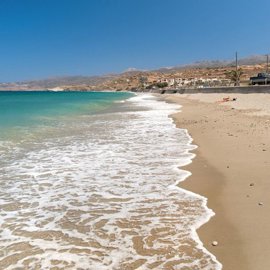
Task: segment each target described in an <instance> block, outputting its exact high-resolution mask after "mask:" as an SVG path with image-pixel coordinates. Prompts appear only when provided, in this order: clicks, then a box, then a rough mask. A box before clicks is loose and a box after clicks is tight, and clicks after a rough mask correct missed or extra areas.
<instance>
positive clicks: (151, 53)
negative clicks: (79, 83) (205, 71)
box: [0, 0, 270, 82]
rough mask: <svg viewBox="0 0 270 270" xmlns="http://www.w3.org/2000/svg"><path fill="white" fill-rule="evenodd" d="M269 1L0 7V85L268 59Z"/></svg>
mask: <svg viewBox="0 0 270 270" xmlns="http://www.w3.org/2000/svg"><path fill="white" fill-rule="evenodd" d="M269 10H270V1H269V0H261V1H259V2H258V1H257V0H256V1H255V0H248V1H246V0H245V1H244V0H226V1H225V0H224V1H221V0H0V82H10V81H22V80H34V79H42V78H47V77H55V76H69V75H101V74H107V73H118V72H122V71H124V70H126V69H128V68H138V69H155V68H159V67H168V66H175V65H182V64H187V63H191V62H194V61H201V60H215V59H232V58H233V57H234V54H235V51H238V54H239V57H240V58H241V57H245V56H249V55H255V54H267V53H270V34H269V21H270V17H269Z"/></svg>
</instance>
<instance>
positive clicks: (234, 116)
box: [164, 94, 270, 270]
mask: <svg viewBox="0 0 270 270" xmlns="http://www.w3.org/2000/svg"><path fill="white" fill-rule="evenodd" d="M201 95H202V96H204V95H205V96H207V95H210V96H211V94H201ZM221 96H224V94H223V95H222V94H221ZM164 97H165V100H166V101H168V102H174V103H177V104H180V105H182V108H181V111H180V112H179V113H176V114H174V115H172V118H173V119H174V121H175V124H176V126H177V127H181V128H186V129H187V130H188V132H189V134H190V135H191V137H192V138H193V143H194V144H196V145H197V146H198V148H197V149H195V150H194V152H195V154H196V157H195V159H193V161H192V163H191V164H189V165H187V166H185V167H184V168H183V169H187V170H188V171H190V172H191V173H192V175H191V176H190V177H188V178H187V179H186V180H185V181H184V182H181V183H180V187H181V188H184V189H186V190H189V191H192V192H195V193H198V194H199V195H202V196H205V197H206V198H208V204H207V205H208V207H209V208H210V209H212V210H213V211H214V212H215V214H216V215H215V216H214V217H212V218H211V219H210V221H209V222H207V223H206V224H204V225H203V226H202V227H200V228H199V229H198V230H197V233H198V235H199V237H200V239H201V241H202V242H203V244H204V247H205V248H206V249H207V250H208V251H209V252H211V253H212V254H214V255H215V256H216V258H217V260H218V261H219V262H220V263H221V264H222V265H223V269H225V270H226V269H229V270H234V269H237V270H242V269H243V270H253V269H260V270H266V269H268V267H269V265H270V259H269V258H268V257H269V256H268V257H267V254H268V252H269V250H270V244H269V235H268V234H269V233H268V232H269V229H268V230H267V228H268V224H270V218H269V217H268V216H267V213H269V204H270V201H269V198H268V197H269V196H267V192H266V189H267V188H266V187H269V184H268V182H267V176H268V175H269V173H268V172H267V166H268V167H269V163H268V160H269V158H270V155H269V152H270V149H269V144H268V142H269V138H267V137H269V136H267V134H269V130H268V129H269V125H270V123H269V125H268V122H267V121H268V120H269V119H270V117H269V116H264V117H262V116H260V117H259V116H256V115H248V114H247V112H249V113H254V108H250V109H249V108H246V109H245V110H243V109H242V110H240V109H239V110H238V109H237V106H238V105H239V108H242V107H243V106H240V105H243V104H240V103H241V102H238V103H239V104H234V105H233V106H234V107H236V108H231V107H230V106H232V103H229V104H226V105H227V106H222V105H220V104H215V103H214V102H213V101H212V100H209V99H208V100H207V101H205V100H203V101H204V102H202V100H200V101H198V100H193V99H194V96H193V97H192V98H190V97H189V96H184V97H183V96H181V95H166V96H164ZM240 98H241V96H240ZM195 99H198V98H197V97H195ZM242 99H243V97H242ZM243 100H244V99H243ZM255 107H256V106H255ZM257 107H258V109H259V106H257ZM248 109H249V110H248ZM241 123H242V124H243V125H241ZM265 123H266V125H267V126H265ZM258 144H259V145H260V146H263V148H265V149H261V147H259V148H258ZM247 157H249V159H247ZM267 164H268V165H267ZM256 176H257V177H256ZM256 178H258V179H256ZM259 179H260V180H259ZM261 202H262V203H263V205H259V204H260V203H261ZM256 227H260V230H259V231H256V230H255V228H256ZM254 230H255V231H254ZM213 241H218V246H216V247H214V246H212V244H211V243H212V242H213Z"/></svg>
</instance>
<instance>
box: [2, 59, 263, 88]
mask: <svg viewBox="0 0 270 270" xmlns="http://www.w3.org/2000/svg"><path fill="white" fill-rule="evenodd" d="M265 63H266V56H265V55H252V56H248V57H245V58H242V59H239V65H243V66H246V67H247V70H248V72H247V73H246V77H247V78H248V76H250V75H251V74H256V73H257V71H258V68H255V65H260V64H265ZM234 66H235V60H233V59H230V60H210V61H209V60H204V61H196V62H194V63H190V64H186V65H181V66H173V67H163V68H159V69H156V70H152V71H146V70H139V69H136V68H129V69H127V70H126V71H124V72H122V73H120V74H107V75H102V76H64V77H53V78H47V79H42V80H31V81H23V82H13V83H2V84H1V83H0V89H3V90H5V89H9V90H17V89H18V90H38V89H43V90H44V89H51V88H55V87H61V88H64V89H74V90H104V89H108V90H128V89H132V88H136V87H138V85H139V84H140V83H139V81H140V79H141V78H142V77H147V78H148V79H149V78H150V79H151V80H156V79H158V78H160V77H164V76H165V77H166V76H167V77H174V76H178V77H179V76H183V77H192V76H199V77H201V76H203V77H207V76H208V77H209V76H212V77H215V76H218V77H220V76H221V75H222V74H224V70H226V69H230V68H232V67H234ZM249 66H250V67H249ZM252 66H254V68H253V67H252ZM210 69H211V70H212V71H211V72H210V73H209V72H208V71H207V70H210ZM259 69H260V67H259ZM261 69H265V66H264V67H263V65H262V66H261ZM253 70H254V71H253ZM255 70H256V72H255ZM180 74H182V75H180Z"/></svg>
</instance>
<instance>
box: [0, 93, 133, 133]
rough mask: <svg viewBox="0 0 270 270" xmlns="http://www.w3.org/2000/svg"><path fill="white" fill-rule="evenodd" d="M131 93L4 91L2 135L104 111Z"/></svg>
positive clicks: (0, 118) (0, 119)
mask: <svg viewBox="0 0 270 270" xmlns="http://www.w3.org/2000/svg"><path fill="white" fill-rule="evenodd" d="M131 96H132V94H130V93H112V92H48V91H33V92H32V91H31V92H21V91H2V92H1V91H0V138H1V137H2V138H3V137H5V138H6V137H7V136H13V135H14V132H15V133H17V132H18V131H21V132H22V131H24V132H25V131H26V130H27V129H28V131H29V128H35V127H37V126H44V125H45V126H51V125H55V123H56V121H57V119H61V120H64V118H67V117H73V116H79V115H90V114H95V113H98V112H102V111H104V110H106V109H108V108H110V106H112V105H113V104H114V102H115V101H120V100H123V99H126V98H128V97H131Z"/></svg>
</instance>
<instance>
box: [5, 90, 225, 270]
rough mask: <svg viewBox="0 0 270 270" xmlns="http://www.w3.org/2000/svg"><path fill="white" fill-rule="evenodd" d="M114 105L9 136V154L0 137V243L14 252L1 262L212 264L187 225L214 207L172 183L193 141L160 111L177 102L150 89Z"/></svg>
mask: <svg viewBox="0 0 270 270" xmlns="http://www.w3.org/2000/svg"><path fill="white" fill-rule="evenodd" d="M119 106H120V105H119ZM121 106H125V108H126V109H125V110H123V111H122V112H118V113H117V112H115V113H110V114H100V115H96V116H93V115H91V116H89V117H88V116H87V117H86V116H84V117H81V118H80V119H77V120H76V121H73V122H69V123H68V126H65V125H64V124H63V123H62V124H61V125H59V130H57V129H56V130H55V132H54V134H53V136H51V135H50V136H49V135H48V134H47V135H44V134H43V135H42V136H41V135H40V134H39V135H38V136H37V137H34V138H35V141H34V143H33V142H32V143H30V142H23V143H22V145H19V146H18V145H14V149H15V147H16V151H17V152H16V155H15V156H12V155H11V154H10V152H12V147H11V146H9V148H8V149H9V150H8V152H9V154H8V155H6V156H5V157H6V159H8V162H7V161H6V160H5V161H4V160H0V163H1V164H3V166H2V169H1V176H0V185H1V189H0V205H1V211H0V226H1V228H2V230H1V231H0V239H1V242H0V252H1V254H3V256H2V257H3V259H5V258H7V257H8V256H11V257H12V256H14V254H17V255H19V256H17V258H19V259H18V260H14V262H13V263H11V264H9V265H6V266H5V269H18V268H20V267H25V266H27V267H28V268H29V269H35V268H37V267H40V268H41V269H50V268H51V267H53V266H57V267H62V268H66V269H68V268H70V269H93V270H94V269H101V270H102V269H112V270H113V269H125V268H127V265H128V264H129V263H134V262H135V261H137V262H138V261H140V268H139V269H150V265H151V264H154V263H158V264H157V265H158V266H157V267H156V268H155V269H163V268H164V267H166V266H168V264H170V263H171V264H172V265H174V268H173V269H183V268H184V267H188V268H189V269H202V270H210V269H221V264H220V263H219V262H218V261H217V260H216V258H215V257H214V256H213V255H212V254H210V253H209V252H208V251H207V250H206V249H205V248H204V247H203V245H202V243H201V241H200V240H199V238H198V235H197V233H196V229H197V228H198V227H200V226H201V225H202V224H204V223H205V222H207V221H208V220H209V219H210V218H211V217H212V216H213V215H214V213H213V212H212V211H211V210H210V209H208V208H207V206H206V204H207V199H206V198H204V197H202V196H199V195H197V194H194V193H192V192H189V191H186V190H183V189H181V188H179V187H178V186H177V185H178V183H179V182H180V181H183V180H184V179H186V178H187V177H188V176H189V175H190V172H187V171H184V170H181V169H179V168H178V167H179V166H184V165H186V164H188V163H190V162H191V160H192V158H194V157H195V155H194V154H193V153H190V151H191V150H193V149H195V148H196V146H194V145H192V138H191V137H190V136H189V135H188V133H187V131H186V130H184V129H178V128H176V127H175V125H174V123H173V121H172V119H171V118H169V115H170V114H172V113H174V112H176V111H177V110H179V109H180V107H179V106H178V105H175V104H168V103H166V102H163V101H158V100H157V99H156V98H155V97H153V96H151V95H138V96H136V97H133V98H130V99H129V100H127V101H126V102H125V103H121ZM129 108H133V109H130V110H129ZM40 136H41V137H40ZM3 147H4V146H3ZM10 149H11V150H10ZM1 151H4V150H3V149H2V150H1ZM26 250H27V251H28V253H27V252H25V251H26ZM11 257H10V258H11ZM0 266H1V260H0Z"/></svg>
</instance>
